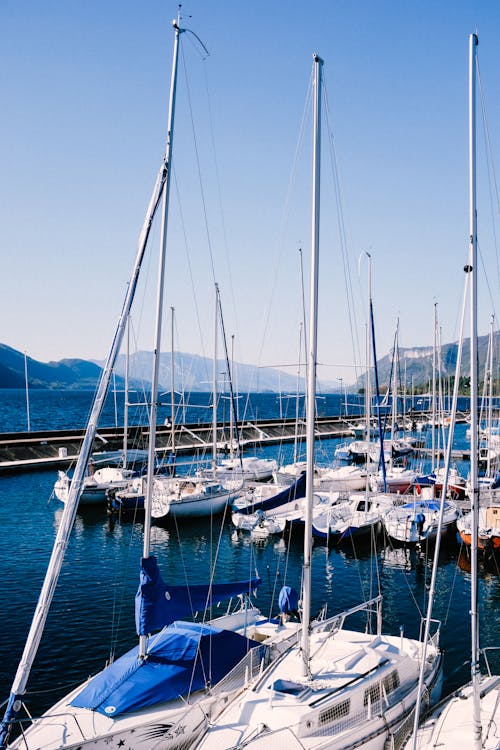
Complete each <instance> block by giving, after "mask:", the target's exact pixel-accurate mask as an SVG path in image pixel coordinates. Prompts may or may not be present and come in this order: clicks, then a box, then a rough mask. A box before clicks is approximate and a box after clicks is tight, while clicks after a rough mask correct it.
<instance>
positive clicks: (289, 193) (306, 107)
mask: <svg viewBox="0 0 500 750" xmlns="http://www.w3.org/2000/svg"><path fill="white" fill-rule="evenodd" d="M312 81H313V71H312V70H311V77H310V79H309V86H308V89H307V93H306V99H305V103H304V109H303V113H302V121H301V124H300V129H299V136H298V140H297V145H296V148H295V154H294V159H293V163H292V168H291V171H290V177H289V181H288V188H287V192H286V198H285V206H284V210H283V215H282V219H281V231H280V236H281V241H280V245H281V248H280V251H279V255H278V258H277V261H276V264H275V267H274V272H273V275H272V284H271V293H270V295H269V304H268V306H267V310H266V311H265V315H264V326H263V334H262V339H261V345H260V349H259V353H258V366H260V364H261V362H262V356H263V349H264V343H265V342H266V339H267V334H268V331H269V324H270V318H271V308H272V304H273V299H274V296H275V291H276V287H277V285H278V280H279V268H280V265H281V261H282V258H283V255H284V252H285V243H284V227H285V225H286V224H287V222H288V217H289V215H290V210H291V196H292V185H293V184H294V182H295V175H296V171H297V165H298V156H299V153H300V151H301V150H302V144H303V142H304V136H305V126H306V118H307V113H308V112H309V111H310V108H311V101H312ZM258 379H259V370H258V369H257V384H256V385H257V390H258Z"/></svg>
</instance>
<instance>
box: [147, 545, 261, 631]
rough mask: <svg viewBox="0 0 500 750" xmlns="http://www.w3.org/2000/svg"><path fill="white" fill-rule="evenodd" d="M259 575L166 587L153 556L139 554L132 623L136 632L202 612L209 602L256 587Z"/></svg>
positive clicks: (151, 629) (150, 629) (246, 591)
mask: <svg viewBox="0 0 500 750" xmlns="http://www.w3.org/2000/svg"><path fill="white" fill-rule="evenodd" d="M260 583H261V580H260V578H252V579H250V580H248V581H236V582H233V583H213V584H212V585H211V586H210V585H208V584H199V585H195V586H168V585H167V584H166V583H165V581H164V580H163V579H162V577H161V575H160V570H159V568H158V563H157V560H156V557H154V556H153V555H151V556H150V557H143V558H142V561H141V572H140V583H139V589H138V591H137V594H136V597H135V625H136V629H137V634H138V635H149V634H150V633H154V632H155V631H157V630H161V629H162V628H163V627H165V625H169V624H170V623H171V622H174V620H180V619H183V618H186V617H192V616H193V615H194V614H195V612H204V611H205V609H206V607H207V605H208V604H209V603H210V601H213V602H219V601H221V600H224V599H230V598H231V597H233V596H238V594H244V593H248V592H250V591H252V590H254V589H256V588H257V586H258V585H259V584H260Z"/></svg>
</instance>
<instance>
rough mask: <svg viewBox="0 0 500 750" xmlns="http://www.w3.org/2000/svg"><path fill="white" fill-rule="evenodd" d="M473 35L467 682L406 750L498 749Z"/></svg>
mask: <svg viewBox="0 0 500 750" xmlns="http://www.w3.org/2000/svg"><path fill="white" fill-rule="evenodd" d="M477 45H478V38H477V35H476V34H471V35H470V37H469V189H470V195H469V199H470V215H469V222H470V232H469V236H470V244H469V262H468V264H467V266H466V267H465V270H466V272H467V273H468V274H470V275H471V282H470V293H471V305H470V317H471V338H470V341H471V346H470V355H471V400H470V404H471V406H470V410H471V514H472V529H471V552H470V554H471V602H470V616H471V681H470V682H469V683H468V684H467V685H465V686H463V687H461V688H459V689H458V690H457V691H455V692H454V693H453V694H452V695H451V696H450V697H448V698H447V699H446V700H444V701H442V702H441V703H440V704H439V705H438V706H437V707H436V709H435V710H434V711H433V712H432V713H430V714H429V715H428V716H427V718H426V719H425V721H424V722H423V724H422V725H421V726H420V727H419V728H418V730H417V731H414V732H413V735H412V737H411V738H410V739H409V740H408V742H407V744H406V745H405V747H406V748H407V750H417V749H422V748H437V747H439V748H440V750H496V749H497V748H498V747H499V746H500V730H499V723H500V722H499V719H500V677H499V676H498V675H495V674H492V672H491V670H490V667H489V663H488V658H487V652H486V650H483V651H482V654H483V656H484V658H485V661H486V668H487V671H486V674H484V675H482V674H481V672H480V663H479V658H480V653H481V652H480V649H479V619H478V587H477V580H478V554H477V544H478V516H479V481H478V478H479V471H478V405H477V401H478V372H477V270H476V269H477V213H476V157H475V133H476V124H475V88H476V85H475V84H476V48H477Z"/></svg>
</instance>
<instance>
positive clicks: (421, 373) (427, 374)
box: [356, 331, 500, 390]
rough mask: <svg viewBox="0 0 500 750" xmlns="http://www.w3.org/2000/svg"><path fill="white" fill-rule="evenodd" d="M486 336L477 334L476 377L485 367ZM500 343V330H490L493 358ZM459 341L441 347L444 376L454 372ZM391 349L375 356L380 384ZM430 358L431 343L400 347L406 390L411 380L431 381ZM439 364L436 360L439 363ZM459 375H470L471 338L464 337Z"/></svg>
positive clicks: (385, 379)
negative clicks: (408, 347) (477, 370)
mask: <svg viewBox="0 0 500 750" xmlns="http://www.w3.org/2000/svg"><path fill="white" fill-rule="evenodd" d="M488 339H489V336H488V335H486V336H480V337H479V338H478V361H479V380H483V378H484V367H485V362H486V358H487V352H488ZM499 346H500V331H496V332H495V333H494V334H493V353H494V355H493V356H494V360H495V359H496V361H498V356H497V355H498V351H499ZM457 356H458V343H457V342H454V343H452V344H444V345H443V346H442V347H441V367H442V370H441V372H442V374H443V375H445V376H450V375H455V368H456V365H457ZM392 358H393V353H392V351H390V352H389V354H386V356H385V357H382V359H379V360H378V363H377V365H378V376H379V381H380V384H381V386H384V387H385V386H387V384H388V382H389V378H390V373H391V366H392ZM432 359H433V349H432V347H431V346H430V347H429V346H425V347H424V346H422V347H414V348H411V349H404V348H402V347H400V348H399V362H400V370H401V379H403V378H404V372H405V368H406V387H407V389H408V390H409V389H410V388H411V384H412V381H413V384H414V385H415V386H419V387H421V386H425V385H427V384H429V383H430V381H431V378H432ZM438 366H439V364H438ZM460 375H461V376H462V377H468V376H469V375H470V339H465V340H464V344H463V350H462V362H461V366H460ZM364 382H365V380H364V376H362V377H360V378H359V380H358V382H357V384H356V385H357V387H358V388H362V387H364Z"/></svg>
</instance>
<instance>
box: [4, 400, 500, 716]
mask: <svg viewBox="0 0 500 750" xmlns="http://www.w3.org/2000/svg"><path fill="white" fill-rule="evenodd" d="M91 398H92V394H90V393H77V392H75V393H69V392H65V393H58V392H52V391H38V392H32V394H31V424H32V429H49V428H50V429H58V428H68V427H75V426H76V427H80V426H82V427H83V426H84V423H85V417H86V415H87V413H88V411H89V408H90V403H91ZM195 398H196V399H197V401H196V403H199V402H200V403H201V401H200V395H199V394H197V395H196V397H195V396H193V397H192V400H193V401H194V400H195ZM202 398H203V399H205V403H208V400H207V397H206V396H203V397H202ZM350 400H351V399H350ZM322 403H323V405H322V406H320V407H319V408H320V411H323V409H329V410H330V413H335V412H336V411H338V408H339V397H338V396H329V397H327V400H326V401H324V402H322ZM282 407H283V412H284V411H285V408H284V404H282ZM250 408H251V409H252V410H253V411H250ZM289 409H290V412H291V413H290V414H289V416H293V414H294V410H295V404H293V406H289ZM165 413H168V410H167V409H166V408H165ZM240 413H241V412H240ZM250 414H251V415H252V416H250ZM256 416H257V417H270V416H279V401H278V399H277V397H276V396H275V395H274V394H266V395H259V396H255V395H254V396H252V400H251V406H249V407H248V411H247V417H246V418H255V417H256ZM0 419H1V422H0V424H2V431H7V430H23V429H25V427H26V412H25V401H24V393H23V392H22V391H0ZM198 419H200V420H202V421H206V420H207V416H206V410H204V409H200V410H199V416H195V417H193V416H192V414H191V415H189V416H187V420H188V421H190V422H196V421H198ZM119 421H120V422H121V419H119ZM132 421H134V420H132ZM113 423H114V404H113V399H111V400H110V402H108V404H107V409H106V413H105V415H104V418H103V421H102V424H103V425H106V424H107V425H112V424H113ZM455 442H456V444H457V445H464V444H465V425H461V426H459V428H458V429H457V435H456V440H455ZM335 444H336V441H325V442H323V444H322V446H321V448H320V450H319V452H318V453H319V456H318V457H319V458H320V459H321V460H322V461H325V462H326V460H327V459H328V457H329V456H330V455H331V454H332V451H333V448H334V446H335ZM292 450H293V447H292V446H290V445H288V446H285V447H283V448H282V451H281V452H282V454H284V455H283V457H284V459H285V460H287V459H289V458H290V457H291V452H292ZM277 451H278V449H277V448H276V447H274V448H268V449H266V450H264V449H262V450H260V451H257V452H258V453H259V454H261V455H276V453H277ZM464 469H465V470H466V467H464ZM54 480H55V476H54V473H53V472H51V471H48V472H38V473H30V474H21V475H18V476H0V528H1V529H2V533H1V534H0V566H1V568H0V569H1V570H2V574H3V575H2V583H3V595H2V613H3V626H2V635H1V637H0V688H1V691H0V694H1V700H4V699H5V698H6V697H7V695H8V693H9V690H10V685H11V681H12V678H13V675H14V673H15V670H16V667H17V663H18V660H19V657H20V655H21V652H22V648H23V645H24V640H25V637H26V634H27V631H28V627H29V623H30V621H31V617H32V614H33V610H34V607H35V604H36V601H37V597H38V594H39V591H40V587H41V584H42V581H43V576H44V574H45V569H46V565H47V562H48V560H49V555H50V552H51V548H52V542H53V539H54V534H55V530H56V527H57V524H58V520H59V518H60V514H61V507H62V506H61V505H60V504H59V503H58V502H57V501H55V500H51V492H52V486H53V483H54ZM141 531H142V524H141V523H140V522H134V520H133V519H128V520H125V521H122V522H118V521H110V520H109V519H108V518H107V517H106V515H105V511H104V509H103V510H102V511H100V510H99V511H94V512H92V513H89V512H85V513H81V514H78V516H77V520H76V524H75V529H74V533H73V535H72V538H71V541H70V544H69V548H68V551H67V555H66V559H65V562H64V566H63V572H62V576H61V581H60V585H59V587H58V589H57V592H56V596H55V600H54V604H53V607H52V609H51V612H50V613H49V617H48V620H47V627H46V630H45V634H44V637H43V640H42V645H41V648H40V651H39V655H38V657H37V660H36V663H35V668H34V670H33V673H32V678H31V680H30V683H29V690H30V696H29V701H28V703H29V706H30V708H31V710H32V712H33V713H35V714H36V713H38V712H40V711H41V710H42V709H44V708H46V707H48V706H50V705H51V704H53V703H54V702H55V700H56V699H57V698H58V697H60V696H61V695H63V694H65V693H66V692H68V690H69V688H70V687H71V686H73V685H75V684H77V683H79V682H81V681H82V680H83V679H85V678H86V677H87V676H88V675H89V674H91V673H93V672H95V671H96V670H98V669H99V668H101V667H102V665H103V664H104V662H105V661H106V659H108V658H109V655H110V652H111V653H112V652H116V654H117V655H120V654H121V653H123V651H124V650H126V649H127V648H129V647H131V646H133V645H134V644H135V640H136V639H135V632H134V614H133V606H134V594H135V591H136V588H137V583H138V566H139V558H140V556H141V552H142V538H141ZM219 536H220V543H219V549H218V552H217V561H216V564H215V570H216V576H215V578H216V580H219V581H220V580H226V579H231V578H237V579H241V578H243V577H246V576H252V575H253V574H254V572H255V571H256V570H257V571H258V573H259V575H260V576H261V578H262V579H263V584H262V586H261V587H260V590H259V595H258V600H257V602H258V604H259V606H260V607H261V608H262V610H263V611H264V612H268V611H270V610H271V611H273V612H275V611H276V609H277V607H276V603H275V600H274V599H273V596H274V597H276V596H277V594H273V592H275V591H277V590H279V588H280V587H281V585H283V583H285V582H286V583H289V584H290V585H293V586H295V587H297V588H298V587H299V585H300V566H301V561H302V542H301V539H300V536H299V537H296V536H293V537H292V538H291V540H290V541H289V542H288V541H287V542H286V543H285V542H283V541H281V542H280V541H277V540H276V539H271V540H269V541H267V542H264V543H260V544H258V545H255V544H250V541H249V538H248V537H247V536H238V535H237V534H236V533H235V532H234V531H233V528H232V527H231V524H230V523H229V522H227V521H226V522H225V523H224V524H223V526H222V531H221V521H219V520H218V521H216V522H214V525H213V526H212V525H211V524H210V523H209V522H208V521H206V522H205V521H203V522H201V521H200V522H197V523H189V524H184V525H183V526H182V527H179V528H176V526H175V525H170V526H168V527H166V528H160V527H154V528H153V552H154V554H156V555H157V556H158V558H159V562H160V566H161V570H162V574H163V577H164V578H165V579H166V580H168V581H170V582H171V583H183V582H185V580H186V577H187V573H188V572H189V580H190V581H191V582H195V583H197V582H203V581H205V580H206V578H207V576H208V574H209V570H210V568H211V566H212V563H213V562H214V561H215V556H216V551H217V541H218V540H219ZM377 569H378V575H379V577H380V586H381V590H382V593H383V594H384V630H386V631H388V632H392V633H395V634H396V633H399V626H400V625H404V626H405V632H406V633H407V634H408V635H417V634H418V628H419V623H420V612H422V611H424V608H425V604H426V596H427V592H428V584H429V581H430V574H431V561H430V557H429V556H428V554H427V552H426V550H422V551H417V550H411V551H410V550H404V549H391V548H390V547H387V548H383V547H379V548H378V549H377V550H376V553H375V554H372V553H371V551H370V549H366V548H358V549H356V550H354V549H345V550H341V551H338V550H335V549H330V550H328V549H327V548H325V547H324V546H322V545H315V546H314V550H313V565H312V570H313V607H314V608H315V609H318V610H319V608H320V607H321V606H322V605H323V603H324V602H325V601H327V602H328V605H329V611H330V612H332V613H333V612H335V611H340V610H342V609H344V608H346V607H349V606H352V605H354V604H357V603H358V602H359V601H360V600H361V598H362V597H368V596H369V595H370V593H376V585H375V584H374V583H373V581H374V580H376V571H377ZM479 590H480V596H479V598H480V614H481V642H482V645H483V646H486V645H494V644H495V643H496V644H498V621H499V618H498V612H499V604H500V577H499V575H498V570H496V569H495V565H493V566H492V567H490V569H488V570H485V569H484V568H482V569H481V579H480V588H479ZM469 596H470V575H469V572H468V570H467V559H466V558H465V557H464V558H462V557H459V548H458V546H456V545H455V544H450V545H449V546H447V548H446V549H445V550H444V551H443V553H442V555H441V559H440V561H439V575H438V595H437V602H436V607H435V617H437V618H439V619H441V620H442V621H443V628H442V645H443V647H444V649H445V689H446V690H451V689H453V688H454V687H456V686H457V685H458V684H461V683H463V682H465V681H467V680H468V677H469V666H468V654H469V650H470V647H469V620H468V612H469Z"/></svg>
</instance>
